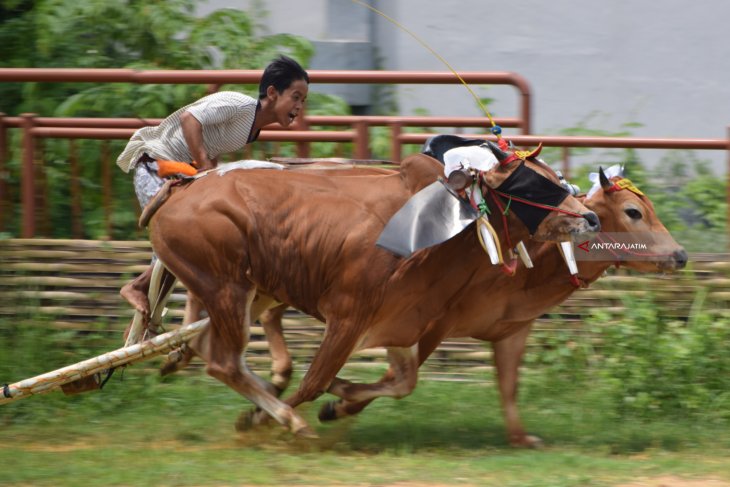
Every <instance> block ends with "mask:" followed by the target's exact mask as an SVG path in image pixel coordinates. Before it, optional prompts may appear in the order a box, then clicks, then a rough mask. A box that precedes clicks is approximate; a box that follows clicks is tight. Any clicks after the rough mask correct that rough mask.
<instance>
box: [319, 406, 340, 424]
mask: <svg viewBox="0 0 730 487" xmlns="http://www.w3.org/2000/svg"><path fill="white" fill-rule="evenodd" d="M318 417H319V420H320V421H334V420H336V419H337V401H327V402H326V403H324V404H322V407H321V408H320V409H319V415H318Z"/></svg>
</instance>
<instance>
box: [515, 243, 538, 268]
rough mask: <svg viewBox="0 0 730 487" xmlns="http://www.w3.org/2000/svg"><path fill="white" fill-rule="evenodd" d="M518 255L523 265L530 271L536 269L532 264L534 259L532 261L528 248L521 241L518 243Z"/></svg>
mask: <svg viewBox="0 0 730 487" xmlns="http://www.w3.org/2000/svg"><path fill="white" fill-rule="evenodd" d="M517 255H519V256H520V260H521V261H522V263H523V264H525V267H527V268H528V269H532V268H533V267H535V266H534V265H533V263H532V259H530V253H529V252H527V247H525V242H523V241H522V240H520V241H519V242H517Z"/></svg>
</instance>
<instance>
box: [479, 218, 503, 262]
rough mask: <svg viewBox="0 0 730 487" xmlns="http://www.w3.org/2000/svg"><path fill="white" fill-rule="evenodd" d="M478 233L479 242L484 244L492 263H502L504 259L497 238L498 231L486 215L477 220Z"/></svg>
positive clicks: (483, 246)
mask: <svg viewBox="0 0 730 487" xmlns="http://www.w3.org/2000/svg"><path fill="white" fill-rule="evenodd" d="M477 235H478V236H479V243H481V244H482V248H483V249H484V251H485V252H486V253H487V255H488V256H489V261H490V262H491V263H492V265H498V264H502V263H503V262H504V259H502V250H501V248H500V246H499V241H498V239H497V232H495V231H494V227H492V225H491V224H490V223H489V220H487V219H486V218H484V216H482V217H481V218H479V220H477Z"/></svg>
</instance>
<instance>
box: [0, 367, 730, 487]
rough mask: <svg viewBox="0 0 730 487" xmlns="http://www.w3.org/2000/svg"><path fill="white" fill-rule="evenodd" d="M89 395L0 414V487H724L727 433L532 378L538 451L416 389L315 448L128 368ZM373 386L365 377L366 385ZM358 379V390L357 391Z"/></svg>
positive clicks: (527, 401)
mask: <svg viewBox="0 0 730 487" xmlns="http://www.w3.org/2000/svg"><path fill="white" fill-rule="evenodd" d="M120 377H121V376H119V375H116V376H115V377H114V378H112V380H111V381H110V383H109V384H108V385H107V386H106V388H105V389H104V390H103V391H101V392H93V393H87V394H85V395H80V396H73V397H66V396H63V395H62V394H61V393H51V394H47V395H45V396H37V397H31V398H27V399H24V400H20V401H18V402H16V403H11V404H8V405H5V406H0V424H1V425H2V438H3V441H2V442H1V443H0V465H3V466H4V468H3V472H2V475H0V484H6V485H39V486H45V485H48V486H51V485H52V486H77V485H104V486H117V485H120V486H121V485H134V486H146V485H149V486H167V485H169V486H178V485H179V486H223V485H297V484H301V485H336V484H349V485H387V484H393V483H398V482H413V483H421V484H429V483H435V484H439V483H440V484H453V485H504V486H552V485H555V486H578V485H580V486H583V485H595V486H601V485H615V484H617V483H619V482H622V481H627V480H633V479H636V478H639V477H657V476H664V475H672V476H678V477H701V478H709V477H712V478H720V479H726V480H730V462H728V461H727V460H726V459H727V458H728V456H729V455H730V434H729V433H730V425H728V424H727V423H726V422H718V421H715V422H712V423H711V422H702V421H697V419H696V418H680V419H677V418H672V419H664V420H659V419H657V420H655V421H642V422H638V421H629V420H621V419H617V418H616V417H615V415H614V414H611V413H610V411H609V407H608V404H607V402H606V400H605V399H604V394H603V392H602V391H600V390H591V388H589V387H571V386H569V385H566V384H563V386H562V387H561V388H553V387H551V386H550V385H549V384H552V383H554V382H555V381H548V380H545V378H544V377H541V376H540V374H535V375H534V376H533V375H531V376H530V377H528V379H527V380H526V381H525V384H524V387H523V394H522V400H521V411H522V415H523V419H524V420H525V423H526V425H527V427H528V429H529V430H530V432H531V433H533V434H537V435H538V436H540V437H542V438H543V439H544V440H545V442H546V446H545V448H544V449H542V450H537V451H523V450H516V449H512V448H510V447H508V446H507V444H506V440H505V438H504V426H503V421H502V417H501V410H500V407H499V400H498V396H497V393H496V391H495V390H494V386H493V385H492V384H475V383H442V382H428V381H422V382H421V383H420V384H419V387H418V388H417V390H416V392H415V393H414V394H412V395H411V396H409V397H407V398H405V399H403V400H400V401H394V400H390V399H382V400H380V401H376V402H375V403H373V404H372V405H371V406H370V407H369V408H368V409H367V410H366V411H364V412H363V414H361V415H360V416H359V417H356V418H351V419H348V420H345V421H342V422H337V423H330V424H320V423H318V422H317V419H316V413H317V410H318V408H319V406H320V405H321V404H322V402H323V401H324V400H328V399H330V397H329V396H327V397H324V398H321V399H320V400H318V401H317V402H316V403H315V404H313V405H306V406H303V407H302V408H301V409H300V411H301V412H302V413H303V415H304V417H305V418H306V419H307V420H308V421H310V424H312V426H314V427H315V428H316V429H317V432H318V433H319V435H320V438H319V439H317V440H301V439H296V438H293V437H292V436H291V435H290V434H288V433H287V432H285V431H284V430H283V428H281V427H280V426H278V425H272V426H271V427H267V428H263V429H260V430H257V431H254V432H249V433H237V432H235V431H234V429H233V422H234V421H235V419H236V417H237V415H238V414H239V412H240V411H242V410H244V409H246V408H248V407H249V406H248V403H247V402H246V401H245V400H244V399H242V398H240V397H239V396H238V395H236V394H235V393H233V392H232V391H230V390H228V389H227V388H226V387H224V386H223V385H221V384H219V383H217V382H215V381H214V380H212V379H209V378H207V377H205V376H204V375H202V374H200V373H194V374H191V375H187V376H176V377H173V378H171V379H167V380H165V381H162V380H160V379H158V378H157V377H156V376H155V375H154V374H153V373H151V372H149V371H148V372H143V371H141V370H139V369H135V368H131V369H129V370H128V371H127V372H126V373H125V375H124V378H123V380H120ZM365 377H366V378H368V379H372V378H373V376H369V377H368V376H365ZM361 378H362V377H361Z"/></svg>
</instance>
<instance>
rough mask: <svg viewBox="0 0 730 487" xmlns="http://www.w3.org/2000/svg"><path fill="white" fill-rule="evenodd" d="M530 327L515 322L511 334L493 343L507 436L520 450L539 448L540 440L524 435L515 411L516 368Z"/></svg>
mask: <svg viewBox="0 0 730 487" xmlns="http://www.w3.org/2000/svg"><path fill="white" fill-rule="evenodd" d="M531 325H532V322H531V321H529V322H525V323H515V324H514V325H512V326H514V327H515V328H516V329H517V331H516V332H515V333H514V334H512V335H510V336H508V337H506V338H503V339H502V340H499V341H497V342H493V343H492V349H493V351H494V365H495V367H496V369H497V384H498V387H499V394H500V400H501V403H502V412H503V414H504V419H505V423H506V425H507V436H508V439H509V443H510V445H512V446H514V447H522V448H537V447H540V446H542V440H541V439H540V438H539V437H537V436H532V435H529V434H527V432H526V431H525V428H524V426H523V425H522V420H521V419H520V413H519V410H518V409H517V390H518V384H519V368H520V365H521V363H522V356H523V355H524V353H525V346H526V343H527V337H528V335H529V334H530V330H531V328H532V326H531Z"/></svg>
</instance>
